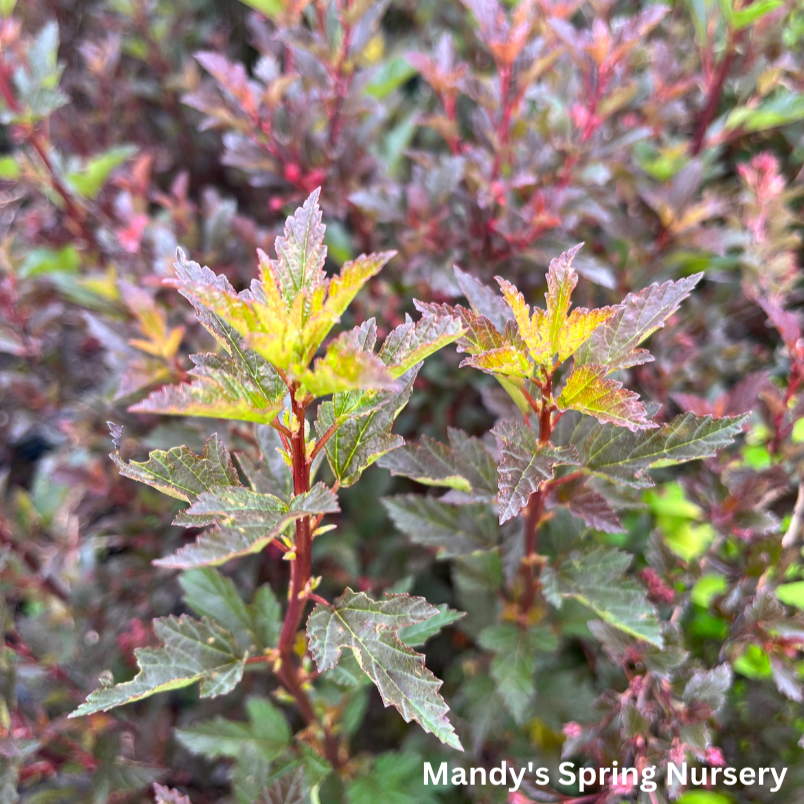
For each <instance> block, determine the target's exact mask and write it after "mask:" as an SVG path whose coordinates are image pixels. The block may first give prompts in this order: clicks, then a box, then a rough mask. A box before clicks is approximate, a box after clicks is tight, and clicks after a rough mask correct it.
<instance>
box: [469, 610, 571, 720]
mask: <svg viewBox="0 0 804 804" xmlns="http://www.w3.org/2000/svg"><path fill="white" fill-rule="evenodd" d="M478 642H479V644H480V647H482V648H483V649H484V650H487V651H490V652H491V653H493V654H494V659H493V660H492V663H491V677H492V678H493V679H494V682H495V685H496V689H497V692H498V693H499V694H500V697H501V698H502V700H503V702H504V703H505V706H506V708H507V709H508V711H509V713H510V714H511V715H512V717H513V718H514V720H516V722H517V723H522V722H523V721H524V720H525V717H526V716H527V709H528V706H529V705H530V704H531V703H532V702H533V698H534V695H535V693H536V686H535V684H534V678H533V673H534V667H535V664H536V656H537V654H538V653H539V652H548V653H549V652H552V651H554V650H555V649H556V647H557V646H558V640H557V638H556V636H555V634H553V633H552V631H551V630H550V629H549V628H547V627H546V626H535V627H529V628H522V627H520V626H519V625H516V624H515V623H500V624H498V625H492V626H489V627H488V628H484V629H483V631H481V633H480V636H479V638H478Z"/></svg>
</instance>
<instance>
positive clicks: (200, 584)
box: [179, 567, 282, 654]
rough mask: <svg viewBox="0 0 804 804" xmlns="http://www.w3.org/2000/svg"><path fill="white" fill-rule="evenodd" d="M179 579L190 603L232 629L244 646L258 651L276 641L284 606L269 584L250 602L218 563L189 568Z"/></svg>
mask: <svg viewBox="0 0 804 804" xmlns="http://www.w3.org/2000/svg"><path fill="white" fill-rule="evenodd" d="M179 583H180V584H181V588H182V590H183V591H184V600H185V602H186V603H187V605H188V606H190V608H192V609H193V611H195V613H196V614H198V615H199V616H206V617H209V618H210V619H211V620H214V621H215V622H216V623H218V625H220V626H221V627H222V628H225V629H226V630H227V631H229V633H231V634H232V635H233V636H234V637H235V640H236V641H237V644H238V646H239V647H240V648H241V649H242V650H244V651H246V650H247V651H249V653H251V654H255V653H257V652H259V651H264V650H266V649H268V648H272V647H274V646H275V645H276V641H277V638H278V636H279V630H280V628H281V625H282V621H281V607H280V605H279V601H278V600H277V599H276V596H275V595H274V593H273V591H272V590H271V588H270V587H269V586H268V585H264V586H261V587H260V588H259V589H258V590H257V591H256V593H255V595H254V599H253V601H252V602H251V603H250V604H247V603H245V602H244V601H243V599H242V597H241V596H240V593H239V592H238V591H237V587H236V586H235V584H234V582H233V581H232V579H231V578H227V577H226V576H225V575H222V574H221V573H220V572H219V571H218V570H216V569H215V568H214V567H199V568H196V569H191V570H187V571H186V572H183V573H182V574H181V576H180V578H179Z"/></svg>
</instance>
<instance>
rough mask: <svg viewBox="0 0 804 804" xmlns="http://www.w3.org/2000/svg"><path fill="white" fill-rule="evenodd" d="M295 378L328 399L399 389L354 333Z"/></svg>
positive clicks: (315, 394)
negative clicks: (346, 393)
mask: <svg viewBox="0 0 804 804" xmlns="http://www.w3.org/2000/svg"><path fill="white" fill-rule="evenodd" d="M293 378H294V379H296V380H298V381H299V382H300V383H302V385H304V387H305V388H306V389H307V391H309V392H310V393H311V394H312V395H313V396H325V395H327V394H334V393H338V392H341V391H350V390H356V389H358V390H359V389H364V390H399V383H397V382H395V380H394V378H393V376H392V375H391V373H390V372H389V371H388V368H387V367H386V365H385V364H384V363H383V362H382V361H381V360H380V359H379V357H377V355H375V354H374V353H373V352H371V351H368V350H366V349H361V348H360V346H359V345H357V344H356V343H355V335H354V333H353V332H344V333H343V334H342V335H341V336H340V337H339V338H337V339H336V340H334V341H333V342H332V343H331V344H330V346H329V348H328V349H327V353H326V355H325V356H324V357H322V358H319V359H318V360H316V362H315V365H314V367H313V369H312V370H311V369H307V370H306V371H303V372H301V373H299V374H294V375H293Z"/></svg>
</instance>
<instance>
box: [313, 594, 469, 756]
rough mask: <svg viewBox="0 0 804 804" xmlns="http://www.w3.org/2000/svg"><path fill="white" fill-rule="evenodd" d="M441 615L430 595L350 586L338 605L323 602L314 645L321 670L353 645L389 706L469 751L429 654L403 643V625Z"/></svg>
mask: <svg viewBox="0 0 804 804" xmlns="http://www.w3.org/2000/svg"><path fill="white" fill-rule="evenodd" d="M437 614H439V610H438V609H437V608H436V607H435V606H431V605H430V604H429V603H428V602H427V601H426V600H425V599H424V598H421V597H409V596H408V595H385V599H384V600H382V601H374V600H371V599H370V598H369V597H368V596H367V595H366V594H365V593H363V592H361V593H359V594H356V593H355V592H353V591H352V590H351V589H347V590H346V591H345V592H344V594H343V595H342V597H340V598H339V599H338V600H337V601H336V602H335V605H334V606H325V605H321V604H319V605H318V606H316V608H315V610H314V611H313V613H312V614H311V615H310V619H309V620H308V622H307V637H308V639H309V649H310V653H311V654H312V656H313V658H314V659H315V662H316V664H317V665H318V669H319V671H320V672H324V671H326V670H329V669H331V668H333V667H335V665H337V664H338V660H339V658H340V654H341V651H342V650H343V649H344V648H349V649H350V650H352V652H353V653H354V655H355V657H356V658H357V660H358V662H360V666H361V667H362V668H363V671H364V672H365V673H366V674H367V675H368V676H369V678H370V679H371V680H372V681H373V682H374V683H375V684H376V685H377V689H378V690H379V691H380V695H381V696H382V700H383V703H384V704H385V706H390V705H393V706H395V707H396V708H397V709H398V710H399V711H400V713H401V714H402V717H403V718H404V720H405V722H407V723H409V722H410V721H411V720H415V721H416V722H417V723H419V725H421V727H422V728H423V729H424V730H425V731H428V732H431V733H433V734H434V735H435V736H436V737H438V739H439V740H441V742H443V743H446V744H447V745H449V746H451V747H453V748H457V749H458V750H463V749H462V748H461V744H460V741H459V740H458V737H457V735H456V734H455V731H454V729H453V728H452V725H451V724H450V722H449V720H448V719H447V712H448V711H449V709H448V707H447V705H446V704H445V703H444V699H443V698H442V697H441V696H440V695H439V694H438V689H439V687H440V686H441V682H440V681H439V680H438V679H437V678H436V677H435V676H434V675H433V674H432V673H431V672H430V671H429V670H427V668H426V667H425V666H424V656H422V655H421V654H420V653H416V652H415V651H413V650H411V649H410V648H408V647H407V646H405V644H404V643H402V642H401V641H400V639H399V637H398V635H397V633H398V631H399V629H400V628H403V627H404V626H407V625H414V624H416V623H420V622H423V621H424V620H427V619H429V618H430V617H434V616H435V615H437Z"/></svg>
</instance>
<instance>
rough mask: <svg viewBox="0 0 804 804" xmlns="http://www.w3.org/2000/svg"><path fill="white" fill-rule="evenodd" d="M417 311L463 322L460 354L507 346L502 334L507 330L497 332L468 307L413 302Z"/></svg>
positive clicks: (459, 340)
mask: <svg viewBox="0 0 804 804" xmlns="http://www.w3.org/2000/svg"><path fill="white" fill-rule="evenodd" d="M413 304H414V305H415V306H416V309H417V310H418V311H419V312H420V313H423V314H425V315H430V316H442V317H444V316H452V317H454V318H457V319H458V320H459V321H460V322H461V326H462V327H463V329H464V333H463V335H461V337H460V338H458V340H457V341H456V343H457V346H458V351H459V352H469V354H479V353H480V352H487V351H491V350H493V349H499V348H500V347H502V346H504V345H505V338H504V336H503V335H502V334H501V333H502V332H504V331H505V330H504V329H503V330H499V331H498V330H497V329H496V328H495V327H494V324H492V322H491V321H489V319H488V318H486V316H484V315H480V314H478V313H476V312H474V311H473V310H467V309H466V307H462V306H461V305H459V304H458V305H456V306H454V307H452V306H451V305H449V304H436V303H435V302H421V301H418V300H416V299H414V300H413Z"/></svg>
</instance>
